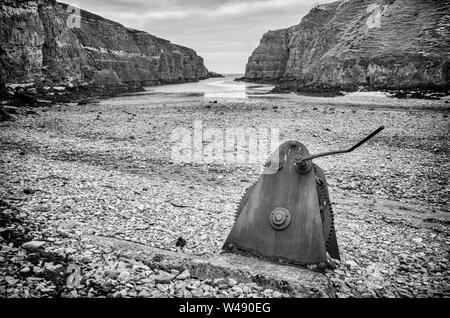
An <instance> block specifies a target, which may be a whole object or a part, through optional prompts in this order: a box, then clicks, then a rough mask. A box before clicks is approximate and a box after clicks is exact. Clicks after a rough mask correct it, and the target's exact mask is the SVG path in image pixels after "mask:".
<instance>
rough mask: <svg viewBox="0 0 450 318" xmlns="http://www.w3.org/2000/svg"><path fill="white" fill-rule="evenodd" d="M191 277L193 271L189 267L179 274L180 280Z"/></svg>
mask: <svg viewBox="0 0 450 318" xmlns="http://www.w3.org/2000/svg"><path fill="white" fill-rule="evenodd" d="M189 278H191V273H190V272H189V271H188V270H187V269H186V270H184V271H183V272H182V273H181V274H180V275H178V276H177V279H179V280H185V279H189Z"/></svg>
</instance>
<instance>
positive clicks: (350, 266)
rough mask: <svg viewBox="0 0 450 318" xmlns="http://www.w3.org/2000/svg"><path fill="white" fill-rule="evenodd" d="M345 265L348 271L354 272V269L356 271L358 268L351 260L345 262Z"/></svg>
mask: <svg viewBox="0 0 450 318" xmlns="http://www.w3.org/2000/svg"><path fill="white" fill-rule="evenodd" d="M345 265H346V266H347V268H348V269H349V270H355V269H357V268H358V267H359V265H358V263H356V262H355V261H353V260H347V261H346V262H345Z"/></svg>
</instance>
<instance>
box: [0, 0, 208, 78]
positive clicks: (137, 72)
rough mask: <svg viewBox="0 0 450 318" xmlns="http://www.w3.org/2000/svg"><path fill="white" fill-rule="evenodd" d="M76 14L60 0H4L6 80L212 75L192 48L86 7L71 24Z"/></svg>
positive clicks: (0, 23)
mask: <svg viewBox="0 0 450 318" xmlns="http://www.w3.org/2000/svg"><path fill="white" fill-rule="evenodd" d="M74 12H75V11H73V10H72V9H71V8H70V7H68V6H67V5H65V4H61V3H57V2H56V1H54V0H39V1H37V0H28V1H18V0H1V1H0V30H1V31H0V71H1V80H3V81H4V82H5V83H7V84H10V83H22V84H23V83H31V82H34V83H37V82H39V83H43V84H42V86H50V87H51V86H63V87H64V86H65V87H73V86H82V85H84V86H86V85H90V84H96V85H95V86H96V87H99V86H111V84H112V86H131V87H135V86H140V85H157V84H167V83H181V82H192V81H198V80H201V79H205V78H208V77H209V72H208V70H207V69H206V67H205V66H204V64H203V59H202V58H201V57H200V56H198V55H197V54H196V52H195V51H194V50H192V49H190V48H186V47H183V46H179V45H176V44H173V43H171V42H169V41H167V40H164V39H161V38H158V37H156V36H153V35H151V34H148V33H146V32H142V31H138V30H133V29H129V28H126V27H124V26H123V25H121V24H119V23H116V22H113V21H110V20H107V19H104V18H102V17H100V16H98V15H95V14H92V13H89V12H87V11H83V10H81V12H80V13H79V15H78V16H75V20H73V21H75V22H76V18H77V17H78V18H79V21H80V24H79V25H77V24H71V23H70V21H72V20H70V19H71V16H70V15H71V14H73V13H74ZM75 14H76V12H75ZM72 17H73V16H72ZM105 71H106V72H109V73H112V74H113V75H111V76H110V77H108V78H107V80H106V81H105V82H104V83H100V84H99V83H98V81H96V78H98V77H99V76H98V74H99V73H100V77H102V76H101V75H102V74H104V72H105ZM102 72H103V73H102ZM111 81H112V83H111ZM98 84H99V85H98Z"/></svg>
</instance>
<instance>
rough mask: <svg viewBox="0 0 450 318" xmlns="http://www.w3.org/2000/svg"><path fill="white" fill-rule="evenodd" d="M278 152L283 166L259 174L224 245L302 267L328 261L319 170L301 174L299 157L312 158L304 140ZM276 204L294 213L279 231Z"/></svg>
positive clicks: (284, 147)
mask: <svg viewBox="0 0 450 318" xmlns="http://www.w3.org/2000/svg"><path fill="white" fill-rule="evenodd" d="M279 152H280V156H281V157H283V158H284V161H285V163H284V166H283V167H282V168H281V170H279V171H278V173H276V174H266V175H264V174H263V175H262V176H261V177H260V179H259V180H258V182H257V183H256V184H255V186H254V187H253V189H252V191H251V193H250V194H249V195H248V198H247V201H246V202H245V204H243V206H241V209H242V210H241V211H238V217H237V219H236V223H235V225H234V227H233V229H232V231H231V233H230V235H229V236H228V238H227V240H226V242H225V245H224V248H225V250H233V249H234V248H237V249H239V250H242V251H246V252H249V253H251V254H253V255H256V256H261V257H263V258H266V259H269V260H276V261H278V260H284V261H288V262H290V263H294V264H299V265H303V264H317V263H320V262H326V260H327V259H326V250H325V241H324V236H323V228H322V221H321V214H320V207H319V200H318V194H317V187H316V180H315V174H314V171H313V170H312V169H311V170H310V171H309V172H308V173H306V174H300V173H298V172H297V170H296V166H295V162H294V158H295V156H297V155H302V156H308V155H309V153H308V150H307V149H306V147H305V146H303V145H302V144H301V143H299V142H288V143H285V144H284V145H282V146H281V147H280V150H279ZM277 208H283V209H286V210H287V211H289V214H290V220H289V225H288V226H287V227H285V228H283V229H280V230H277V229H276V228H274V227H273V226H272V225H271V218H272V217H273V215H272V212H273V211H274V210H276V209H277Z"/></svg>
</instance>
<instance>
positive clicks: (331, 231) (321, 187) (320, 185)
mask: <svg viewBox="0 0 450 318" xmlns="http://www.w3.org/2000/svg"><path fill="white" fill-rule="evenodd" d="M314 174H315V175H316V180H319V181H318V182H317V188H318V189H319V191H320V193H321V196H322V198H323V199H324V204H325V205H327V206H329V209H330V229H329V231H328V236H327V238H326V240H325V247H326V248H327V249H328V246H329V244H330V241H331V239H332V237H333V234H334V232H335V228H334V212H333V207H332V206H331V201H330V198H329V197H328V195H327V193H326V191H325V184H324V182H323V180H321V179H320V178H318V177H317V166H316V165H314ZM319 205H321V202H319Z"/></svg>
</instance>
